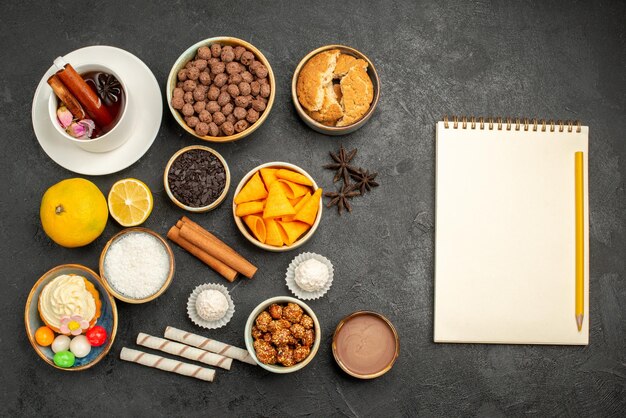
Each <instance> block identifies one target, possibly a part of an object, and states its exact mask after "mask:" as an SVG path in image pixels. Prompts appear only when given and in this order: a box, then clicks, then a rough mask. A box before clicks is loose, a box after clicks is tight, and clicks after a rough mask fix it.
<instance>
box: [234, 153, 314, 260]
mask: <svg viewBox="0 0 626 418" xmlns="http://www.w3.org/2000/svg"><path fill="white" fill-rule="evenodd" d="M268 167H271V168H287V169H289V170H293V171H295V172H296V173H300V174H302V175H303V176H305V177H306V178H308V179H309V180H311V182H312V183H313V190H317V189H318V186H317V183H316V182H315V180H313V177H311V175H310V174H309V173H307V172H306V171H304V170H303V169H301V168H300V167H298V166H297V165H293V164H290V163H284V162H281V161H274V162H271V163H265V164H261V165H259V166H257V167H255V168H253V169H252V170H250V171H249V172H248V174H246V175H245V176H243V178H242V179H241V181H240V182H239V184H238V185H237V188H236V189H235V194H234V195H233V217H234V218H235V223H236V224H237V228H239V231H241V233H242V234H243V236H244V237H246V238H247V239H248V241H250V242H251V243H253V244H254V245H256V246H257V247H259V248H262V249H264V250H267V251H273V252H283V251H290V250H295V249H296V248H298V247H300V246H301V245H303V244H304V243H306V242H307V241H308V240H310V239H311V237H312V236H313V234H315V231H316V230H317V227H318V226H319V224H320V221H321V220H322V208H323V207H324V204H323V203H322V199H321V198H320V207H319V210H318V211H317V216H316V217H315V222H313V225H312V226H311V228H309V230H308V231H307V232H306V234H304V235H302V236H301V237H300V238H298V240H297V241H296V242H294V243H293V244H291V245H283V246H282V247H275V246H273V245H268V244H263V243H262V242H260V241H259V240H258V239H256V238H255V237H254V236H252V234H251V233H250V232H249V231H248V228H246V226H245V225H244V223H243V221H242V220H241V217H239V216H237V204H236V203H235V196H237V195H238V194H239V192H240V191H241V189H242V188H243V186H245V185H246V183H247V182H248V180H250V178H251V177H252V176H253V175H254V174H255V173H256V172H257V171H259V170H260V169H262V168H268Z"/></svg>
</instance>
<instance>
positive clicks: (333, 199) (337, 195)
mask: <svg viewBox="0 0 626 418" xmlns="http://www.w3.org/2000/svg"><path fill="white" fill-rule="evenodd" d="M360 194H361V192H359V191H358V190H354V189H353V188H352V186H349V185H347V184H344V185H343V186H341V189H339V190H338V191H335V192H325V193H324V196H326V197H330V201H329V202H328V203H327V204H326V207H327V208H329V207H331V206H332V205H337V210H338V211H339V214H340V215H341V214H342V213H343V208H346V209H347V210H348V212H352V205H351V204H350V202H349V201H348V199H352V198H353V197H354V196H358V195H360Z"/></svg>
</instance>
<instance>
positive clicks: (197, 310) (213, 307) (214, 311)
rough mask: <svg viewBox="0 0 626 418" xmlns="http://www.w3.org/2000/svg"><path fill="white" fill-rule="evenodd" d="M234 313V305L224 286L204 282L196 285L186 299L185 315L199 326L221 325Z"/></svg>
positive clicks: (209, 327)
mask: <svg viewBox="0 0 626 418" xmlns="http://www.w3.org/2000/svg"><path fill="white" fill-rule="evenodd" d="M234 313H235V305H234V303H233V300H232V298H231V297H230V295H229V293H228V290H227V289H226V287H224V286H222V285H220V284H212V283H206V284H202V285H200V286H197V287H196V288H195V289H194V290H193V292H191V295H189V300H188V301H187V315H188V316H189V319H191V321H192V322H193V323H194V324H196V325H197V326H199V327H202V328H207V329H215V328H220V327H223V326H224V325H226V324H227V323H228V321H230V319H231V318H232V317H233V314H234Z"/></svg>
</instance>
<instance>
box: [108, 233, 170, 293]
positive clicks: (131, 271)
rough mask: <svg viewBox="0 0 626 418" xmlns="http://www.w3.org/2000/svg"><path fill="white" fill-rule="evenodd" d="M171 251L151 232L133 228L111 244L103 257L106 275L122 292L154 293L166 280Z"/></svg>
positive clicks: (114, 286)
mask: <svg viewBox="0 0 626 418" xmlns="http://www.w3.org/2000/svg"><path fill="white" fill-rule="evenodd" d="M169 261H170V260H169V255H168V254H167V251H166V250H165V247H164V246H163V243H162V242H161V241H159V240H158V239H157V238H155V237H153V236H152V235H150V234H146V233H143V232H133V233H130V234H126V235H125V236H123V237H122V238H120V239H118V240H116V241H115V242H113V244H111V246H110V247H109V249H108V251H107V252H106V255H105V257H104V275H105V276H106V278H107V280H108V281H109V283H110V284H111V286H113V288H114V289H115V290H117V291H118V292H119V293H121V294H122V295H124V296H126V297H129V298H132V299H143V298H146V297H148V296H152V295H154V294H155V293H156V292H158V291H159V289H160V288H161V286H163V283H165V281H166V280H167V276H168V274H169V271H170V264H169Z"/></svg>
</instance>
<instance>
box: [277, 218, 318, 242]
mask: <svg viewBox="0 0 626 418" xmlns="http://www.w3.org/2000/svg"><path fill="white" fill-rule="evenodd" d="M278 224H279V225H280V226H281V227H282V228H283V230H284V231H285V234H287V242H286V243H285V244H287V245H291V244H293V243H294V242H296V241H297V240H298V238H300V236H301V235H302V234H304V233H305V232H306V231H308V230H309V228H310V226H309V225H308V224H305V223H304V222H300V221H293V222H282V221H279V222H278Z"/></svg>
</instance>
